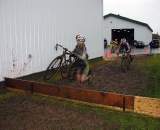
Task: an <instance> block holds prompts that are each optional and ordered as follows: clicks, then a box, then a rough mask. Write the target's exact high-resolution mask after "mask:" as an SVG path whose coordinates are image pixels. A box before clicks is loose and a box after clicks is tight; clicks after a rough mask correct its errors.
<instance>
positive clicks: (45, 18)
mask: <svg viewBox="0 0 160 130" xmlns="http://www.w3.org/2000/svg"><path fill="white" fill-rule="evenodd" d="M95 25H96V26H95ZM78 33H81V34H82V35H84V36H85V37H86V45H87V49H88V53H89V56H90V58H96V57H100V56H102V55H103V0H0V81H3V80H4V79H3V77H20V76H25V75H28V74H32V73H36V72H40V71H43V70H45V69H46V67H47V66H48V64H49V63H50V62H51V60H52V59H53V58H55V57H56V56H57V55H59V54H60V53H61V52H62V50H59V51H58V52H56V51H55V49H54V46H55V44H56V43H60V44H62V45H64V46H65V47H67V48H69V49H70V50H72V49H73V48H74V47H75V44H76V41H75V35H76V34H78Z"/></svg>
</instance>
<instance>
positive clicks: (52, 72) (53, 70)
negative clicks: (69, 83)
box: [43, 56, 62, 80]
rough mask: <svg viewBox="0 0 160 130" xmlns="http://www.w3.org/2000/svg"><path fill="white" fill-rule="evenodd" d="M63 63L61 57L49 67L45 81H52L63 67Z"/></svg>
mask: <svg viewBox="0 0 160 130" xmlns="http://www.w3.org/2000/svg"><path fill="white" fill-rule="evenodd" d="M61 62H62V58H61V57H60V56H59V57H56V58H55V59H54V60H53V61H52V62H51V63H50V64H49V66H48V67H47V69H46V71H45V73H44V77H43V79H44V80H49V79H51V78H52V77H53V76H55V75H56V74H57V73H58V71H59V69H60V66H61Z"/></svg>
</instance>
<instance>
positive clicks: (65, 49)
mask: <svg viewBox="0 0 160 130" xmlns="http://www.w3.org/2000/svg"><path fill="white" fill-rule="evenodd" d="M55 47H56V50H57V49H58V47H61V48H62V49H63V50H64V51H67V52H69V53H72V52H71V51H69V50H68V49H67V48H65V47H63V46H62V45H60V44H58V43H57V44H56V46H55ZM72 54H73V53H72Z"/></svg>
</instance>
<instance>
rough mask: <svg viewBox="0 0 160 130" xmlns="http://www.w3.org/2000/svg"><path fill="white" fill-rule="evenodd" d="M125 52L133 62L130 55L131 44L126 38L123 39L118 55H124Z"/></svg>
mask: <svg viewBox="0 0 160 130" xmlns="http://www.w3.org/2000/svg"><path fill="white" fill-rule="evenodd" d="M123 51H125V53H127V56H129V58H130V60H131V61H132V60H133V58H132V56H131V54H130V53H131V47H130V45H129V43H128V42H127V40H126V39H125V38H122V39H121V42H120V45H119V49H118V53H117V55H118V56H119V53H122V52H123Z"/></svg>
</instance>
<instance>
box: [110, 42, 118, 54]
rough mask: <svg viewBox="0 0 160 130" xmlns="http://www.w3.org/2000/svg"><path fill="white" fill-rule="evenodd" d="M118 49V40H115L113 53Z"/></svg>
mask: <svg viewBox="0 0 160 130" xmlns="http://www.w3.org/2000/svg"><path fill="white" fill-rule="evenodd" d="M117 48H118V40H117V39H115V40H114V41H111V52H112V53H115V51H116V50H117Z"/></svg>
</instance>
